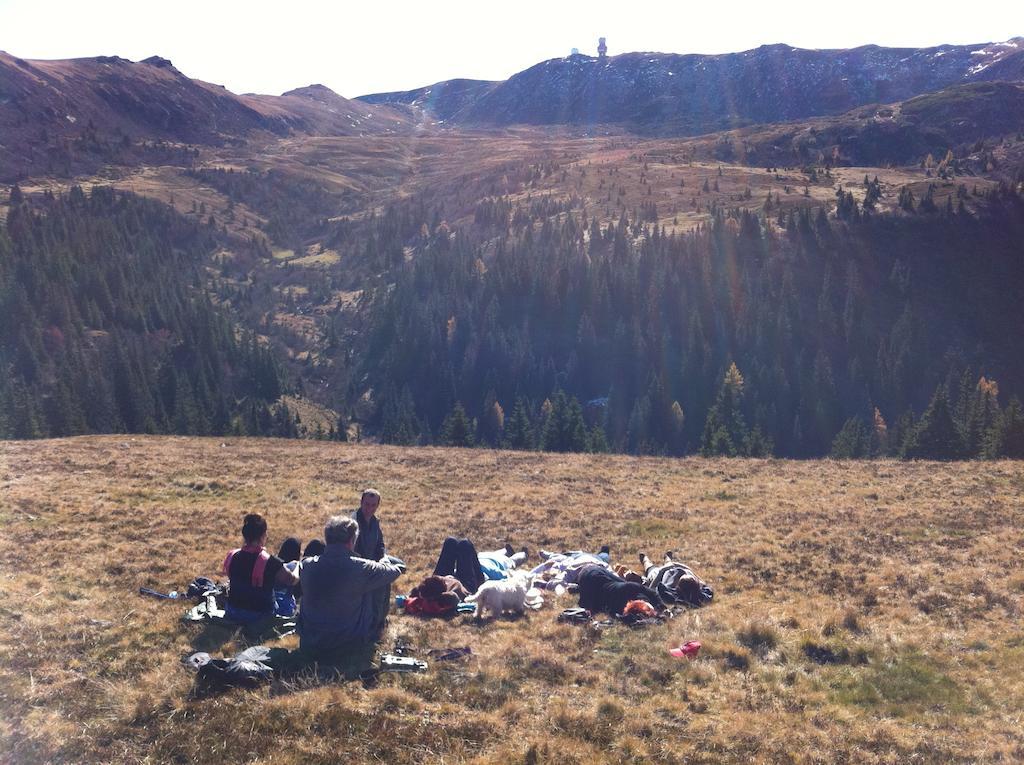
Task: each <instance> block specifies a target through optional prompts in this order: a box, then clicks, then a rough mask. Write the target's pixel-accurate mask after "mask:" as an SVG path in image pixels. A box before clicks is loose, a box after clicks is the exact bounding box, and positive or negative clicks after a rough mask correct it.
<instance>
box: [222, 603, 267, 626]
mask: <svg viewBox="0 0 1024 765" xmlns="http://www.w3.org/2000/svg"><path fill="white" fill-rule="evenodd" d="M272 615H273V614H272V613H271V612H269V611H250V610H249V609H248V608H239V607H238V606H233V605H231V601H228V602H227V603H226V604H225V606H224V618H225V619H228V620H229V621H232V622H237V623H238V624H255V623H257V622H262V621H265V620H267V619H269V618H270V617H271V616H272Z"/></svg>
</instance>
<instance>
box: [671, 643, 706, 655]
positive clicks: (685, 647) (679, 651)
mask: <svg viewBox="0 0 1024 765" xmlns="http://www.w3.org/2000/svg"><path fill="white" fill-rule="evenodd" d="M698 651H700V641H699V640H691V641H690V642H689V643H683V644H682V645H681V646H679V647H678V648H669V649H668V652H669V653H670V654H672V655H673V656H675V657H676V658H677V659H681V658H683V657H684V656H685V657H686V658H687V659H696V658H697V652H698Z"/></svg>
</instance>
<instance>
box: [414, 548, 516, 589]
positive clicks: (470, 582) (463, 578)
mask: <svg viewBox="0 0 1024 765" xmlns="http://www.w3.org/2000/svg"><path fill="white" fill-rule="evenodd" d="M527 555H528V552H527V550H526V548H525V547H524V548H523V549H522V550H520V551H519V552H514V551H513V549H512V546H511V545H505V547H504V548H502V549H499V550H492V551H490V552H482V553H478V552H477V551H476V547H475V546H474V545H473V543H472V542H471V541H470V540H468V539H456V538H455V537H448V538H446V539H445V540H444V542H443V543H442V544H441V553H440V554H439V555H438V556H437V565H435V566H434V575H435V576H454V577H455V578H456V579H458V580H459V581H460V582H461V583H462V586H463V587H465V588H466V590H467V592H469V593H474V592H476V591H477V590H478V589H480V585H481V584H483V583H484V582H486V581H488V580H495V579H507V578H508V576H509V574H510V573H511V572H512V571H513V570H515V568H516V566H518V565H519V564H520V563H523V562H524V561H525V560H526V558H527Z"/></svg>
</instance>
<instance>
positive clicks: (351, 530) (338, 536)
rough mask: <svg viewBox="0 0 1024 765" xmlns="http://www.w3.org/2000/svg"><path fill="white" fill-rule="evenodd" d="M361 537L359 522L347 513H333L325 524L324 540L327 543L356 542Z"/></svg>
mask: <svg viewBox="0 0 1024 765" xmlns="http://www.w3.org/2000/svg"><path fill="white" fill-rule="evenodd" d="M358 537H359V524H358V523H356V522H355V520H354V519H352V518H349V517H348V516H347V515H332V516H331V517H330V518H328V519H327V524H326V525H325V526H324V541H325V542H326V543H327V544H329V545H330V544H342V545H344V544H348V543H349V542H352V543H355V541H356V539H357V538H358Z"/></svg>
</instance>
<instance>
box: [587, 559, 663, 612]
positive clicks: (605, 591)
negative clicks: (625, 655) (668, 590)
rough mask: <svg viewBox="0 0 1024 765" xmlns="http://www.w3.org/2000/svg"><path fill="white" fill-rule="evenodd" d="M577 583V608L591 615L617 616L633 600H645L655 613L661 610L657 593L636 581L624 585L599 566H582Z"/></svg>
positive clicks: (613, 573)
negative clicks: (600, 613) (605, 614)
mask: <svg viewBox="0 0 1024 765" xmlns="http://www.w3.org/2000/svg"><path fill="white" fill-rule="evenodd" d="M577 584H578V585H579V596H580V608H585V609H587V610H588V611H590V612H591V613H595V614H596V613H598V612H600V611H603V612H604V613H607V614H612V615H621V614H622V612H623V611H624V610H625V608H626V604H627V603H629V602H630V601H633V600H643V601H646V602H648V603H650V604H651V605H652V606H653V607H654V608H655V609H656V610H659V611H660V610H661V609H663V608H664V607H665V604H664V603H663V602H662V600H661V598H660V597H658V593H657V592H655V591H654V590H652V589H651V588H650V587H646V586H644V585H643V584H641V583H639V582H628V581H626V580H625V579H623V578H622V577H621V576H619V575H618V574H616V573H615V572H614V571H610V570H609V569H607V568H605V567H603V566H598V565H595V564H590V565H587V566H584V567H583V569H582V570H581V571H580V572H579V577H578V578H577Z"/></svg>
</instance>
